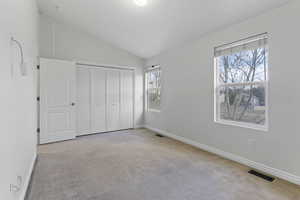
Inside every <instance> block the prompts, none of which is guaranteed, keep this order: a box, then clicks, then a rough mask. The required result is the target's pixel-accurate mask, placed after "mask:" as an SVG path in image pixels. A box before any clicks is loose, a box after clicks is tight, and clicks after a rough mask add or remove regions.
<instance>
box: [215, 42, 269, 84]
mask: <svg viewBox="0 0 300 200" xmlns="http://www.w3.org/2000/svg"><path fill="white" fill-rule="evenodd" d="M267 56H268V52H267V49H266V48H258V49H255V50H246V51H242V52H238V53H234V54H231V55H226V56H220V57H217V70H218V76H219V79H218V81H219V83H221V84H224V83H244V82H254V81H266V79H267V76H266V68H267Z"/></svg>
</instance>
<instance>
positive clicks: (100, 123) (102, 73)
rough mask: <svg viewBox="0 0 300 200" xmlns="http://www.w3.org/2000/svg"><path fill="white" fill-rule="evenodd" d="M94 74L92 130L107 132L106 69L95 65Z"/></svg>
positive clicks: (92, 70)
mask: <svg viewBox="0 0 300 200" xmlns="http://www.w3.org/2000/svg"><path fill="white" fill-rule="evenodd" d="M91 72H92V73H91V75H92V82H91V83H92V84H91V86H92V87H91V91H92V93H91V94H92V98H91V100H92V101H91V105H92V109H91V111H92V112H91V114H92V120H91V121H92V132H93V133H100V132H105V131H106V130H107V128H106V121H107V120H106V69H105V68H103V67H94V68H93V69H91Z"/></svg>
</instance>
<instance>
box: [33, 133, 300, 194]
mask: <svg viewBox="0 0 300 200" xmlns="http://www.w3.org/2000/svg"><path fill="white" fill-rule="evenodd" d="M247 170H248V168H247V167H245V166H242V165H239V164H237V163H235V162H232V161H229V160H225V159H222V158H220V157H218V156H216V155H213V154H210V153H207V152H204V151H201V150H199V149H196V148H193V147H191V146H189V145H185V144H182V143H180V142H177V141H175V140H172V139H169V138H159V137H156V136H155V134H154V133H153V132H151V131H148V130H145V129H138V130H129V131H119V132H112V133H105V134H98V135H92V136H86V137H81V138H78V139H76V140H72V141H66V142H61V143H55V144H49V145H43V146H40V147H39V161H38V163H37V166H36V171H35V174H34V176H33V180H32V189H31V192H30V193H29V198H28V199H29V200H299V199H300V187H299V186H296V185H293V184H290V183H287V182H285V181H282V180H276V182H275V183H269V182H266V181H264V180H261V179H259V178H257V177H254V176H252V175H249V174H248V173H247Z"/></svg>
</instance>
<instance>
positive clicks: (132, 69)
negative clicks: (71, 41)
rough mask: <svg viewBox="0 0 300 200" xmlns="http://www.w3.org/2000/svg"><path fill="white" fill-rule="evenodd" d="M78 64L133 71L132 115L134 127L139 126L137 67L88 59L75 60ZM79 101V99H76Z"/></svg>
mask: <svg viewBox="0 0 300 200" xmlns="http://www.w3.org/2000/svg"><path fill="white" fill-rule="evenodd" d="M74 62H75V64H76V66H86V67H103V68H111V69H120V70H131V71H132V72H133V95H132V98H133V111H132V112H133V115H132V118H133V119H132V120H133V121H132V127H133V128H134V129H135V128H138V126H137V125H136V123H135V118H136V117H135V111H136V108H135V107H136V101H135V98H136V92H135V88H136V68H135V67H128V66H122V65H111V64H100V63H93V62H86V61H74ZM76 101H77V100H76Z"/></svg>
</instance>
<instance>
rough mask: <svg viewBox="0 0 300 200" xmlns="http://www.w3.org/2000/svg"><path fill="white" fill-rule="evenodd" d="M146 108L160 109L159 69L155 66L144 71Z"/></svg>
mask: <svg viewBox="0 0 300 200" xmlns="http://www.w3.org/2000/svg"><path fill="white" fill-rule="evenodd" d="M146 78H147V104H148V105H147V106H148V110H160V97H161V69H160V67H156V68H154V69H151V70H150V71H148V72H147V73H146Z"/></svg>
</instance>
